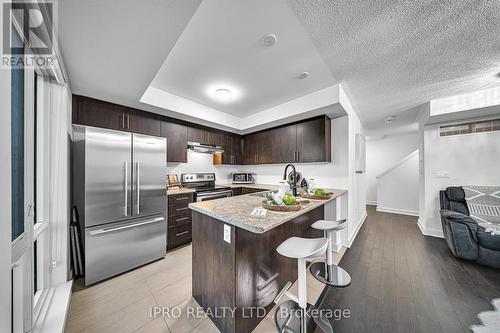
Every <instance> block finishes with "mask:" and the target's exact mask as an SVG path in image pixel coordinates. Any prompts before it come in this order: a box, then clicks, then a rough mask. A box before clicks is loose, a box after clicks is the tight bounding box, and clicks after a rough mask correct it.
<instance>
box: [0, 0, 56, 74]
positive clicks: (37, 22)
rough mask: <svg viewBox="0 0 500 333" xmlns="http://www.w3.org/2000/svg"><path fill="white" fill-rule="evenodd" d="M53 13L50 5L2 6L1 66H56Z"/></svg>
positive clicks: (34, 3) (13, 3)
mask: <svg viewBox="0 0 500 333" xmlns="http://www.w3.org/2000/svg"><path fill="white" fill-rule="evenodd" d="M52 12H53V4H52V3H51V2H31V1H16V2H6V3H3V4H2V24H3V27H2V28H3V36H2V51H3V54H2V66H9V67H12V66H21V65H22V66H30V65H35V64H36V65H38V66H39V67H45V66H48V65H50V64H51V63H52V62H53V60H54V58H53V54H54V52H53V49H52V48H53V43H52V40H53V31H52V30H53V26H52V24H53V20H52V17H53V15H52Z"/></svg>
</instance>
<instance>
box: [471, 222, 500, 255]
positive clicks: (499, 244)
mask: <svg viewBox="0 0 500 333" xmlns="http://www.w3.org/2000/svg"><path fill="white" fill-rule="evenodd" d="M476 236H477V240H478V242H479V245H480V246H482V247H485V248H488V249H490V250H496V251H500V235H492V234H491V233H489V232H486V231H485V229H484V228H483V227H481V226H480V227H478V229H477V233H476Z"/></svg>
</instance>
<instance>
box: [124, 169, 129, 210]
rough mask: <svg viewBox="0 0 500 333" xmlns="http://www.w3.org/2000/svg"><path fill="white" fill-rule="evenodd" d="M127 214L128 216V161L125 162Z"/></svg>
mask: <svg viewBox="0 0 500 333" xmlns="http://www.w3.org/2000/svg"><path fill="white" fill-rule="evenodd" d="M124 212H125V216H128V162H125V209H124Z"/></svg>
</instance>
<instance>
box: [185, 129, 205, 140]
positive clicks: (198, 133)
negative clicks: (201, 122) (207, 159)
mask: <svg viewBox="0 0 500 333" xmlns="http://www.w3.org/2000/svg"><path fill="white" fill-rule="evenodd" d="M207 140H208V132H207V131H206V130H205V129H204V128H201V127H193V126H188V141H192V142H198V143H208V142H207Z"/></svg>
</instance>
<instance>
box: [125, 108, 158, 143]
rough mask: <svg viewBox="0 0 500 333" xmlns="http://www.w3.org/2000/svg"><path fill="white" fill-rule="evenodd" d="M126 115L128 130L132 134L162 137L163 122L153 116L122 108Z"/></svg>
mask: <svg viewBox="0 0 500 333" xmlns="http://www.w3.org/2000/svg"><path fill="white" fill-rule="evenodd" d="M122 108H123V110H124V112H125V114H126V130H127V131H129V132H132V133H139V134H146V135H154V136H160V134H161V129H160V128H161V121H160V120H159V119H158V118H157V117H156V116H155V115H153V114H150V113H147V112H144V111H140V110H136V109H131V108H128V107H122Z"/></svg>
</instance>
